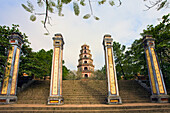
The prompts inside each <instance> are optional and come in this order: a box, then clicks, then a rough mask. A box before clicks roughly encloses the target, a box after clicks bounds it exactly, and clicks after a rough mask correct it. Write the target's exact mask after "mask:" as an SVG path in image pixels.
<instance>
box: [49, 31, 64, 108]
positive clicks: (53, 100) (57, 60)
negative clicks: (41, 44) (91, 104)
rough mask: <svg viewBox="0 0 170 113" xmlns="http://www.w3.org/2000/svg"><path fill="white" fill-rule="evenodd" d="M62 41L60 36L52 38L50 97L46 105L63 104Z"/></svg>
mask: <svg viewBox="0 0 170 113" xmlns="http://www.w3.org/2000/svg"><path fill="white" fill-rule="evenodd" d="M63 45H64V40H63V37H62V35H61V34H55V37H53V46H54V49H53V60H52V70H51V84H50V96H49V98H48V104H51V105H59V104H64V99H63V97H62V60H63Z"/></svg>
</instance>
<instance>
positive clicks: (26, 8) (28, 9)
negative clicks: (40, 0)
mask: <svg viewBox="0 0 170 113" xmlns="http://www.w3.org/2000/svg"><path fill="white" fill-rule="evenodd" d="M21 5H22V7H23V8H24V9H25V10H26V11H28V12H30V13H32V10H31V9H30V8H28V7H27V6H26V5H24V4H21Z"/></svg>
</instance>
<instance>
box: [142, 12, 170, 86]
mask: <svg viewBox="0 0 170 113" xmlns="http://www.w3.org/2000/svg"><path fill="white" fill-rule="evenodd" d="M169 17H170V14H168V15H164V16H163V17H162V22H160V23H159V24H158V25H156V26H153V25H148V27H147V29H146V30H145V29H144V30H143V33H141V35H142V36H143V35H145V34H150V35H152V36H153V38H154V39H155V50H156V53H157V55H158V59H159V62H160V67H161V70H162V73H163V75H164V80H165V82H166V84H167V85H166V86H169V87H170V55H169V51H170V44H169V43H170V38H169V37H170V23H169V20H170V19H169Z"/></svg>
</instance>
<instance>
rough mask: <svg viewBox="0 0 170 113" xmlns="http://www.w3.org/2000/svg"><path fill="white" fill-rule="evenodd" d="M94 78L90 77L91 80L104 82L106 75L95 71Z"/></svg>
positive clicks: (101, 71)
mask: <svg viewBox="0 0 170 113" xmlns="http://www.w3.org/2000/svg"><path fill="white" fill-rule="evenodd" d="M93 74H94V77H92V79H96V80H106V74H105V72H103V70H102V69H101V70H96V71H95V72H94V73H93Z"/></svg>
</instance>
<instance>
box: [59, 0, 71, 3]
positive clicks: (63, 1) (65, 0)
mask: <svg viewBox="0 0 170 113" xmlns="http://www.w3.org/2000/svg"><path fill="white" fill-rule="evenodd" d="M71 1H72V0H61V2H62V3H64V4H68V3H70V2H71Z"/></svg>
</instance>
